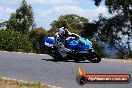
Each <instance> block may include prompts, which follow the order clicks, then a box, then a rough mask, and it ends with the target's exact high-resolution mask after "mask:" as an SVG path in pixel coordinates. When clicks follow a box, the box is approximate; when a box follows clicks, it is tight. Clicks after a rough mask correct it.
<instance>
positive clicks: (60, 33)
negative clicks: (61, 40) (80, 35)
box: [58, 27, 68, 37]
mask: <svg viewBox="0 0 132 88" xmlns="http://www.w3.org/2000/svg"><path fill="white" fill-rule="evenodd" d="M58 34H59V35H60V36H61V37H67V35H68V30H67V29H66V28H64V27H61V28H60V30H59V32H58Z"/></svg>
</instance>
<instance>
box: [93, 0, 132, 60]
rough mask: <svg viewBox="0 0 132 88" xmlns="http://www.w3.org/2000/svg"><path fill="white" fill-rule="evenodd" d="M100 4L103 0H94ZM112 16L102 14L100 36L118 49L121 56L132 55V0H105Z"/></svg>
mask: <svg viewBox="0 0 132 88" xmlns="http://www.w3.org/2000/svg"><path fill="white" fill-rule="evenodd" d="M94 1H95V4H96V5H97V6H98V5H99V4H100V2H101V1H102V0H94ZM105 5H106V7H107V8H108V11H109V13H110V14H112V13H115V15H114V16H113V17H111V18H104V17H102V16H100V17H99V18H100V27H99V37H100V39H101V41H103V42H106V43H108V44H109V45H110V46H111V47H114V48H115V49H117V50H118V53H120V55H121V57H122V58H124V56H125V55H126V56H127V57H129V58H131V57H132V47H131V45H132V0H105Z"/></svg>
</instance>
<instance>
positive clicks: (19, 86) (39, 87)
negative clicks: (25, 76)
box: [0, 77, 50, 88]
mask: <svg viewBox="0 0 132 88" xmlns="http://www.w3.org/2000/svg"><path fill="white" fill-rule="evenodd" d="M0 88H50V87H48V86H47V85H43V84H40V83H31V82H25V81H17V80H13V79H8V78H4V77H0Z"/></svg>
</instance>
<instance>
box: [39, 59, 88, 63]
mask: <svg viewBox="0 0 132 88" xmlns="http://www.w3.org/2000/svg"><path fill="white" fill-rule="evenodd" d="M41 60H44V61H52V62H74V63H90V62H88V61H79V62H75V61H74V60H68V61H63V60H60V61H54V59H41Z"/></svg>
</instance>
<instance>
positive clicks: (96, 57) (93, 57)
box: [89, 52, 101, 63]
mask: <svg viewBox="0 0 132 88" xmlns="http://www.w3.org/2000/svg"><path fill="white" fill-rule="evenodd" d="M89 60H90V62H92V63H99V62H100V61H101V57H100V56H99V55H98V54H97V53H96V52H91V53H90V55H89Z"/></svg>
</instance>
